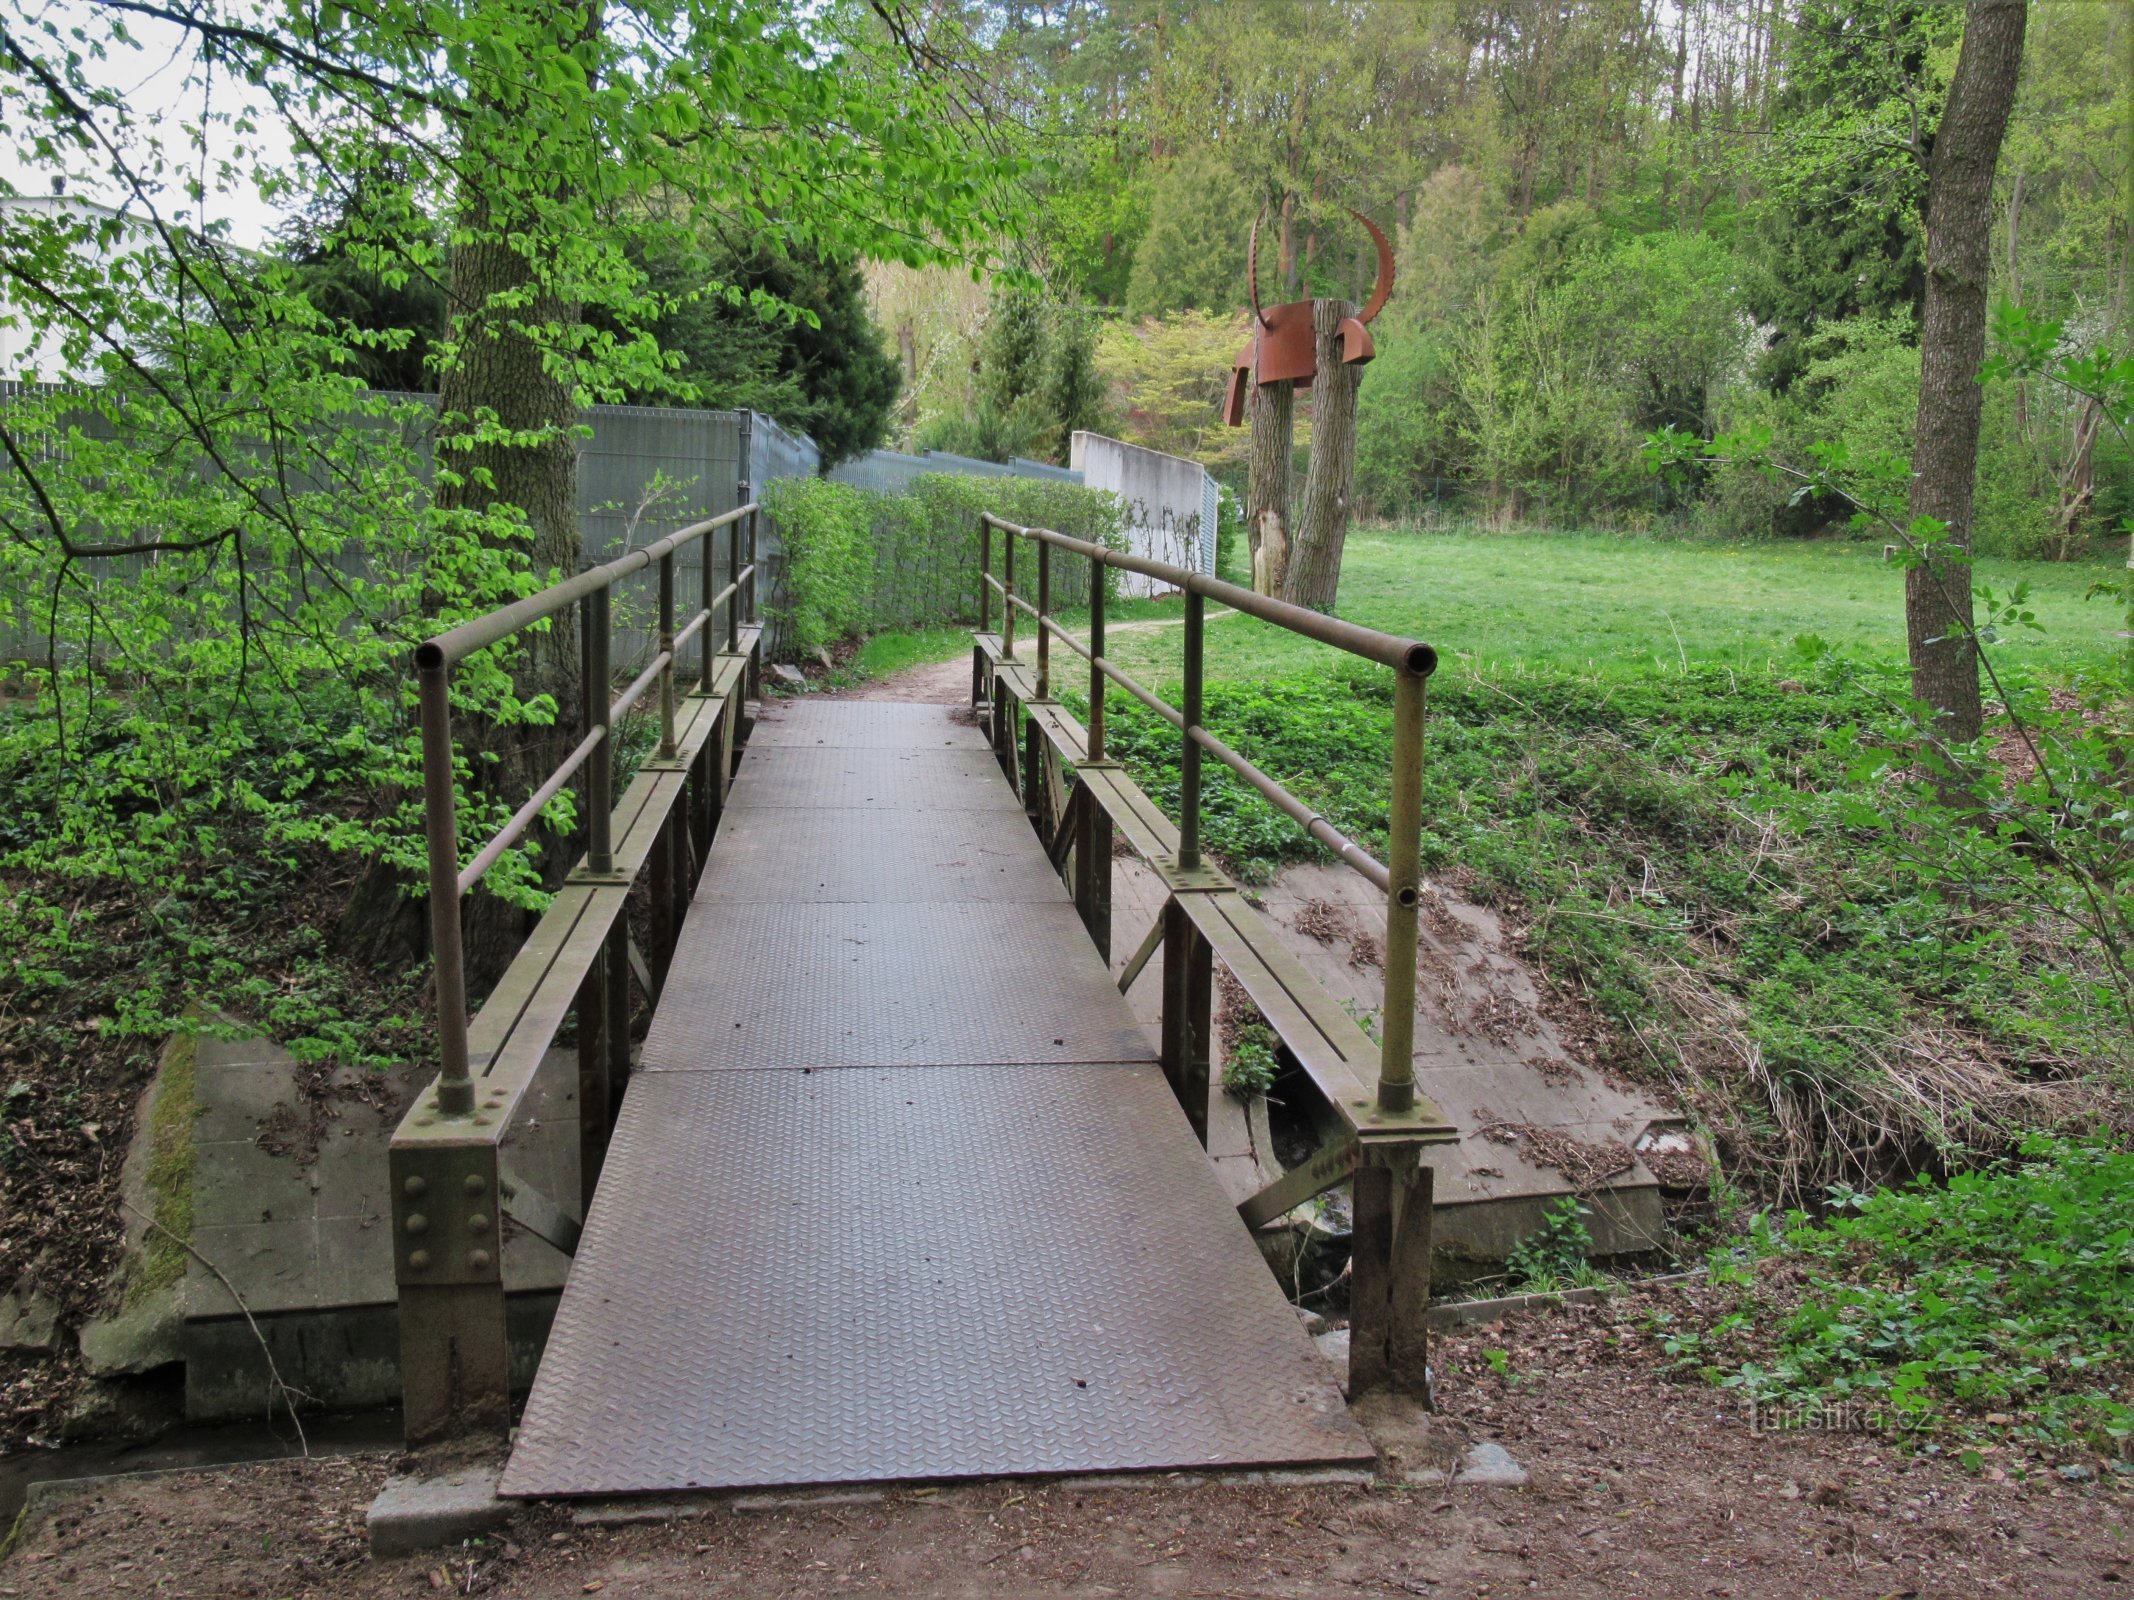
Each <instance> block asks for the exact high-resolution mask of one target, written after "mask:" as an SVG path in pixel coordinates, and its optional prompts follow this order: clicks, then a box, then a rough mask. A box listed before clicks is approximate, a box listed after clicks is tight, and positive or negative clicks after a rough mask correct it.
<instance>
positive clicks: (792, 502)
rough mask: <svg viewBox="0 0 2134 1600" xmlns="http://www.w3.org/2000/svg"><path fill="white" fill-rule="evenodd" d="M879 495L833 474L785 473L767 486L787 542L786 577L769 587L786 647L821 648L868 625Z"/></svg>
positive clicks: (794, 650)
mask: <svg viewBox="0 0 2134 1600" xmlns="http://www.w3.org/2000/svg"><path fill="white" fill-rule="evenodd" d="M873 498H875V497H874V496H871V495H869V494H867V493H866V492H865V491H864V490H860V489H855V488H853V487H851V486H850V485H849V484H843V483H832V482H831V481H830V480H829V479H827V478H780V479H778V480H777V481H775V482H773V483H771V484H769V485H767V486H766V487H765V489H764V491H763V504H764V509H765V510H767V511H768V512H769V513H770V516H771V522H772V525H773V526H774V527H775V528H776V529H777V532H778V538H779V540H780V542H781V543H782V544H783V545H784V547H785V557H784V559H785V582H784V583H783V584H776V585H769V586H767V587H766V589H765V591H764V592H765V596H766V600H767V604H766V610H767V612H768V615H769V617H770V620H771V621H772V623H773V624H774V625H775V626H776V627H777V628H778V629H779V631H780V634H781V641H780V642H781V644H782V647H783V648H784V650H785V651H786V652H788V653H791V654H806V653H809V652H812V651H816V650H820V649H823V648H824V647H825V646H827V645H830V644H834V643H835V642H836V641H837V640H839V639H843V638H847V637H849V636H850V635H852V634H855V633H857V632H859V631H860V630H861V629H862V628H864V627H865V626H866V625H867V620H868V617H869V614H870V612H871V611H872V608H873V600H874V593H873V590H874V551H873V548H872V544H871V538H870V534H871V529H870V526H869V523H870V518H869V510H870V507H869V505H868V502H869V500H871V499H873Z"/></svg>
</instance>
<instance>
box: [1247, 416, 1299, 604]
mask: <svg viewBox="0 0 2134 1600" xmlns="http://www.w3.org/2000/svg"><path fill="white" fill-rule="evenodd" d="M1296 409H1297V391H1296V389H1295V388H1294V387H1293V386H1292V385H1290V384H1287V383H1272V384H1267V385H1264V386H1262V385H1260V384H1254V385H1253V386H1252V397H1251V399H1250V401H1249V402H1248V403H1247V406H1246V410H1247V411H1248V412H1249V414H1250V415H1251V418H1252V456H1251V464H1250V466H1249V468H1248V469H1247V476H1246V482H1245V536H1246V538H1247V540H1248V541H1249V542H1250V544H1251V549H1252V587H1253V588H1254V589H1256V590H1258V591H1259V592H1260V593H1261V594H1280V593H1281V592H1282V578H1283V575H1284V574H1285V573H1286V572H1287V571H1288V570H1289V464H1290V456H1291V455H1292V454H1293V452H1294V449H1295V445H1294V441H1295V438H1296V432H1295V427H1294V423H1295V418H1296Z"/></svg>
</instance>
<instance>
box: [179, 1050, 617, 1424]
mask: <svg viewBox="0 0 2134 1600" xmlns="http://www.w3.org/2000/svg"><path fill="white" fill-rule="evenodd" d="M200 1049H201V1051H202V1056H201V1060H200V1064H199V1073H200V1078H199V1083H200V1088H199V1091H198V1095H199V1099H200V1101H201V1103H202V1105H203V1107H205V1109H203V1111H202V1113H201V1115H200V1118H199V1120H198V1121H197V1122H196V1123H195V1125H194V1177H193V1185H194V1188H193V1203H194V1218H195V1227H194V1233H193V1243H194V1245H195V1247H196V1248H197V1249H198V1250H199V1251H200V1253H201V1255H203V1256H205V1257H206V1258H207V1260H208V1261H211V1262H213V1263H214V1265H215V1267H216V1268H218V1269H219V1270H220V1273H221V1277H218V1276H217V1274H216V1273H215V1272H211V1271H209V1270H208V1269H207V1268H206V1267H205V1266H204V1265H202V1263H201V1262H199V1261H197V1260H196V1261H193V1262H192V1263H191V1264H190V1265H189V1267H188V1270H187V1275H186V1280H185V1285H184V1311H185V1316H186V1319H187V1321H186V1326H185V1328H184V1331H183V1335H182V1339H181V1341H180V1349H181V1350H182V1354H183V1357H184V1359H185V1361H186V1367H187V1370H186V1405H187V1415H188V1416H190V1417H192V1418H195V1419H210V1418H220V1417H229V1416H243V1415H257V1414H258V1411H259V1409H260V1406H261V1405H262V1404H263V1403H264V1400H265V1398H266V1395H267V1388H268V1378H267V1374H266V1367H265V1363H264V1361H263V1360H262V1358H261V1355H260V1351H259V1344H258V1339H257V1337H255V1336H254V1334H253V1333H252V1332H251V1330H250V1328H249V1327H247V1326H246V1324H245V1322H244V1318H243V1314H242V1313H243V1312H244V1311H246V1310H249V1311H250V1312H251V1313H252V1315H253V1316H254V1317H256V1318H258V1319H259V1322H260V1325H261V1327H262V1329H263V1330H265V1332H266V1333H267V1337H268V1341H269V1343H270V1345H271V1346H272V1347H273V1350H274V1357H275V1361H276V1364H277V1365H278V1366H279V1368H280V1370H281V1374H282V1377H283V1379H284V1380H285V1381H286V1382H288V1383H289V1384H290V1385H292V1386H293V1387H295V1388H296V1389H299V1390H301V1391H303V1392H304V1393H306V1394H309V1395H312V1396H314V1397H316V1398H317V1399H318V1400H319V1402H320V1403H321V1404H324V1405H332V1406H356V1405H376V1404H388V1403H390V1402H392V1401H393V1400H395V1399H397V1398H398V1396H399V1334H398V1328H397V1324H396V1323H395V1321H394V1320H393V1318H394V1309H393V1307H394V1299H395V1291H394V1286H393V1250H392V1237H391V1233H390V1228H389V1222H390V1217H391V1208H390V1203H389V1195H388V1192H387V1190H388V1183H389V1174H388V1170H387V1151H388V1148H389V1146H390V1144H391V1141H392V1125H391V1122H390V1120H389V1119H388V1118H387V1117H386V1116H385V1115H384V1114H383V1113H382V1112H381V1111H380V1110H379V1108H378V1107H377V1106H376V1105H375V1104H374V1103H372V1102H373V1101H375V1099H376V1098H377V1096H376V1095H375V1093H374V1092H371V1093H368V1094H366V1095H364V1096H363V1097H360V1098H355V1097H352V1098H349V1099H346V1100H335V1101H332V1102H330V1103H329V1104H328V1106H327V1107H326V1112H327V1114H326V1116H325V1119H324V1121H323V1124H322V1126H321V1127H320V1130H319V1133H318V1136H317V1148H316V1151H315V1152H314V1153H312V1154H311V1156H310V1158H309V1159H305V1158H304V1156H303V1155H301V1154H299V1153H296V1152H293V1151H283V1152H281V1153H276V1152H275V1151H271V1150H268V1149H264V1148H262V1147H261V1146H260V1145H259V1144H258V1142H257V1139H256V1135H257V1133H258V1131H259V1128H260V1126H261V1125H262V1124H263V1123H264V1122H265V1120H266V1119H267V1118H268V1117H269V1116H270V1115H272V1114H273V1113H274V1111H275V1110H276V1108H281V1109H282V1110H283V1112H284V1115H285V1118H286V1117H287V1116H288V1114H289V1113H292V1112H294V1111H295V1109H296V1107H297V1104H298V1090H297V1087H296V1064H295V1062H294V1061H293V1060H292V1059H291V1058H290V1057H289V1056H288V1055H287V1053H286V1052H283V1051H281V1050H280V1049H278V1048H277V1047H276V1046H275V1045H274V1044H273V1043H272V1042H271V1041H266V1040H256V1039H255V1040H221V1039H217V1040H202V1041H200ZM356 1087H357V1088H359V1089H363V1090H371V1088H372V1086H370V1085H368V1084H364V1085H357V1086H356ZM576 1098H577V1059H576V1056H575V1054H574V1053H572V1052H568V1051H552V1052H550V1055H549V1057H548V1059H547V1060H546V1061H545V1062H544V1063H543V1064H542V1067H541V1070H540V1072H539V1073H538V1074H537V1075H536V1077H535V1080H534V1088H533V1090H532V1092H531V1095H530V1097H529V1101H528V1115H527V1116H526V1117H524V1118H522V1119H521V1120H520V1122H518V1123H515V1124H514V1125H513V1128H512V1130H511V1135H510V1137H509V1139H508V1140H507V1155H506V1159H507V1161H509V1162H510V1163H511V1164H512V1165H513V1166H514V1167H515V1168H517V1169H518V1170H520V1171H522V1172H524V1173H529V1174H530V1173H533V1172H538V1173H540V1174H541V1177H540V1178H539V1179H532V1178H529V1181H535V1182H539V1183H540V1184H541V1186H542V1187H543V1188H544V1189H546V1190H547V1192H548V1193H550V1194H551V1195H552V1196H554V1197H556V1198H558V1199H559V1200H561V1202H562V1203H564V1204H565V1205H568V1206H572V1207H575V1205H576V1202H577V1194H578V1124H577V1118H576V1115H575V1110H576ZM307 1114H308V1113H307ZM233 1133H234V1134H235V1135H236V1136H235V1137H231V1135H232V1134H233ZM569 1270H570V1261H569V1258H567V1257H566V1256H564V1255H562V1254H561V1253H560V1252H558V1251H557V1250H555V1249H554V1248H553V1247H552V1246H550V1245H548V1244H546V1243H545V1242H543V1241H542V1240H540V1239H537V1238H535V1237H534V1236H532V1235H531V1234H528V1233H526V1232H524V1230H522V1229H519V1228H517V1227H515V1226H514V1225H512V1224H510V1223H509V1221H508V1220H507V1223H506V1231H505V1237H504V1283H505V1287H506V1289H507V1290H509V1291H510V1292H511V1294H512V1297H513V1309H512V1356H513V1363H514V1370H515V1371H517V1370H518V1369H519V1368H521V1367H523V1368H524V1371H523V1372H521V1373H520V1374H519V1381H520V1382H521V1383H524V1382H527V1381H530V1380H531V1377H532V1363H533V1359H534V1356H535V1355H536V1354H537V1353H538V1351H539V1349H540V1343H541V1340H542V1339H543V1338H544V1337H545V1336H546V1332H547V1326H548V1322H549V1319H550V1318H551V1317H552V1316H553V1313H554V1307H555V1295H556V1291H557V1290H559V1289H560V1288H561V1287H562V1285H563V1280H564V1278H565V1277H566V1276H567V1275H568V1273H569ZM225 1277H226V1278H227V1279H228V1280H229V1283H228V1284H227V1285H225V1284H224V1283H223V1282H222V1278H225ZM232 1289H234V1290H235V1296H234V1297H233V1295H232V1292H231V1291H232ZM240 1301H241V1302H242V1305H240V1303H239V1302H240ZM522 1301H524V1302H529V1303H530V1304H531V1307H532V1308H531V1309H524V1310H522V1308H521V1302H522Z"/></svg>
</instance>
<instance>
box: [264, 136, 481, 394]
mask: <svg viewBox="0 0 2134 1600" xmlns="http://www.w3.org/2000/svg"><path fill="white" fill-rule="evenodd" d="M362 148H363V147H361V146H358V147H356V149H355V150H352V151H351V154H353V155H359V156H360V155H361V152H362ZM411 171H412V163H411V161H410V158H409V156H408V153H407V152H406V151H404V150H395V149H390V148H389V149H385V150H380V151H378V152H377V153H376V155H375V158H374V160H366V164H365V165H363V166H361V167H359V168H358V169H357V170H356V171H355V172H354V173H353V174H351V175H350V180H349V183H348V187H347V188H346V189H345V190H343V191H342V192H340V193H337V194H332V195H328V196H324V197H322V199H323V202H324V203H317V202H315V203H314V204H312V205H310V206H307V207H306V208H305V209H304V210H303V211H302V212H300V213H299V214H298V216H297V217H296V219H295V221H294V222H293V223H292V224H291V225H290V226H289V228H288V229H287V230H285V232H284V235H283V238H284V242H285V246H286V248H287V250H288V253H289V259H290V260H292V261H294V262H295V263H296V264H297V266H298V268H299V269H300V271H299V273H298V275H297V282H298V285H299V286H300V288H301V289H302V291H303V294H304V296H305V298H306V299H308V300H309V301H310V302H311V303H312V305H313V306H315V307H317V308H318V311H319V313H320V315H322V316H324V317H327V318H329V319H330V320H331V321H332V322H333V323H334V324H336V325H337V326H338V327H339V328H340V329H341V330H342V337H343V339H344V340H345V341H346V343H347V345H348V363H349V370H350V371H352V372H353V373H355V374H356V376H358V377H360V378H361V379H362V380H363V382H364V383H365V384H366V385H368V386H369V387H370V388H373V389H397V390H403V391H408V392H428V391H434V390H435V389H436V387H437V375H436V373H435V372H434V371H432V370H431V360H432V348H431V347H432V346H433V345H434V344H435V343H436V342H437V340H438V338H439V337H440V336H442V335H443V333H444V331H445V312H446V303H445V283H444V278H443V275H442V274H440V273H437V272H434V271H430V270H427V269H422V270H417V269H413V268H409V267H406V266H402V267H398V268H390V267H389V268H380V267H377V266H374V265H365V264H363V262H361V261H360V260H359V259H358V254H359V252H360V250H361V245H362V241H365V240H376V239H379V238H391V237H393V236H395V235H396V234H398V233H401V232H411V233H412V232H420V231H423V230H425V229H426V228H427V229H428V231H430V232H431V233H432V234H433V235H434V233H435V231H436V230H435V228H434V226H432V225H430V224H429V222H428V219H427V217H425V216H422V215H419V214H403V208H405V207H407V206H408V204H409V202H410V201H411V200H412V199H413V194H412V191H411V188H410V185H409V177H410V174H411Z"/></svg>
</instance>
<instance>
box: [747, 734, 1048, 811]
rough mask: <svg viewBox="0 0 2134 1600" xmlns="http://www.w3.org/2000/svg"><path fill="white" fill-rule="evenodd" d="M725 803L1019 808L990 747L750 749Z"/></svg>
mask: <svg viewBox="0 0 2134 1600" xmlns="http://www.w3.org/2000/svg"><path fill="white" fill-rule="evenodd" d="M726 803H727V804H728V805H729V806H742V807H747V806H777V807H787V806H830V807H834V808H836V809H839V810H849V809H851V808H852V807H855V806H899V807H903V808H905V809H918V808H921V807H933V806H948V807H953V808H954V809H957V810H961V811H1020V810H1021V809H1022V801H1021V800H1020V799H1018V798H1017V797H1016V793H1015V791H1014V790H1013V789H1012V788H1010V787H1009V785H1008V780H1007V779H1006V778H1004V777H1003V776H1002V775H1001V771H1000V767H999V764H998V763H996V762H995V761H994V759H993V756H992V753H991V752H990V751H988V750H984V749H976V750H899V749H857V750H853V749H838V748H834V747H830V746H821V747H800V746H792V745H785V746H779V745H773V746H770V747H768V748H766V749H762V750H758V749H756V748H755V747H754V746H753V745H751V746H750V747H749V751H748V755H747V756H746V758H744V759H743V761H742V763H741V775H740V776H739V777H737V778H736V779H734V786H733V788H732V789H731V790H730V791H729V792H728V796H727V802H726Z"/></svg>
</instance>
